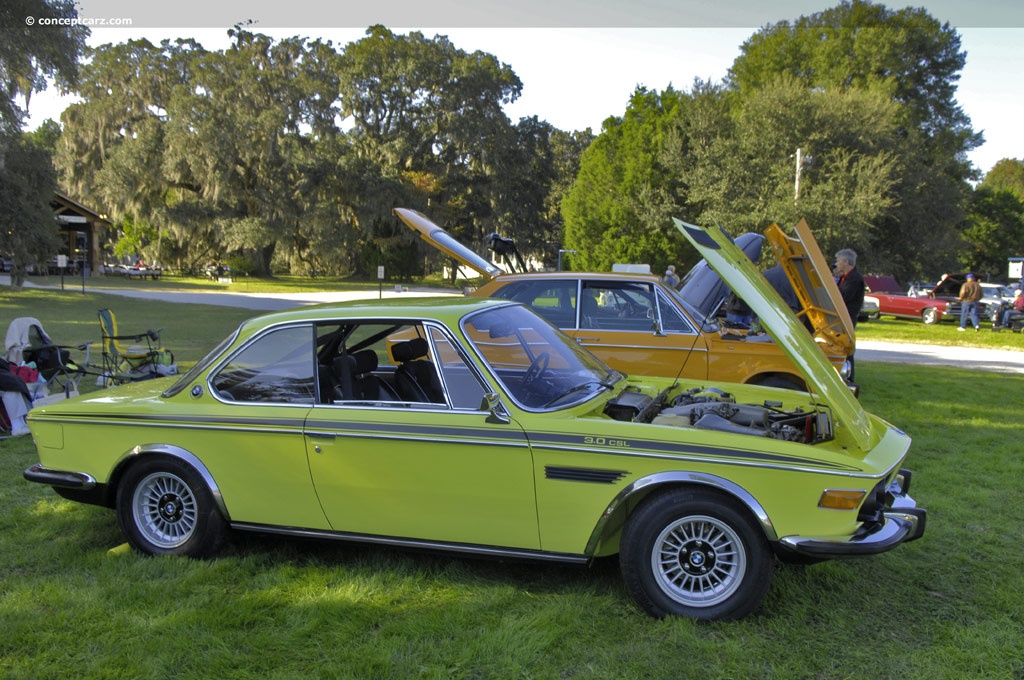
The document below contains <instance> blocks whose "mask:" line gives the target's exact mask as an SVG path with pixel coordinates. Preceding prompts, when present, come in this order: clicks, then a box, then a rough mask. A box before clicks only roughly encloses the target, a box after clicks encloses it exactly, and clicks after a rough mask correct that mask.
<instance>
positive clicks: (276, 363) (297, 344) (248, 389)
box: [210, 326, 316, 404]
mask: <svg viewBox="0 0 1024 680" xmlns="http://www.w3.org/2000/svg"><path fill="white" fill-rule="evenodd" d="M314 365H315V360H314V353H313V330H312V327H310V326H297V327H291V328H281V329H278V330H274V331H271V332H269V333H267V334H266V335H264V336H262V337H260V338H258V339H257V340H256V341H254V342H253V343H251V344H250V345H248V346H247V347H245V348H244V349H243V350H242V351H240V352H238V353H237V354H235V356H234V357H233V358H232V359H231V361H230V362H229V363H228V364H227V365H226V366H224V367H223V368H221V369H220V370H219V371H217V374H216V375H215V376H213V378H212V379H211V381H210V383H211V385H212V386H213V389H214V390H215V392H216V393H217V395H218V396H219V397H220V398H221V399H225V400H227V401H235V402H256V403H274V404H312V403H313V402H314V394H315V388H316V381H315V380H314V376H313V367H314Z"/></svg>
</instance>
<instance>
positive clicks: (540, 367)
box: [523, 352, 551, 387]
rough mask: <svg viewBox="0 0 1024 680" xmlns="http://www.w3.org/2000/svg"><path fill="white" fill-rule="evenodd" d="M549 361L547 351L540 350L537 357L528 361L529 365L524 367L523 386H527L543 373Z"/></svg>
mask: <svg viewBox="0 0 1024 680" xmlns="http://www.w3.org/2000/svg"><path fill="white" fill-rule="evenodd" d="M550 362H551V357H549V356H548V353H547V352H541V353H540V354H538V355H537V357H536V358H535V359H534V360H533V362H532V363H530V367H529V368H528V369H526V373H524V374H523V387H529V386H531V385H532V384H533V383H535V382H536V381H537V380H539V379H540V377H541V376H542V375H544V371H546V370H548V364H549V363H550Z"/></svg>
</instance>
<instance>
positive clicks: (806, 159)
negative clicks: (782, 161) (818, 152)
mask: <svg viewBox="0 0 1024 680" xmlns="http://www.w3.org/2000/svg"><path fill="white" fill-rule="evenodd" d="M792 157H793V158H796V175H795V177H796V179H795V180H794V181H793V202H794V203H796V202H797V201H799V200H800V174H801V173H802V172H803V170H804V167H806V166H808V165H811V164H812V163H814V156H805V155H804V152H803V149H801V148H800V147H797V150H796V153H795V154H794V155H793V156H792Z"/></svg>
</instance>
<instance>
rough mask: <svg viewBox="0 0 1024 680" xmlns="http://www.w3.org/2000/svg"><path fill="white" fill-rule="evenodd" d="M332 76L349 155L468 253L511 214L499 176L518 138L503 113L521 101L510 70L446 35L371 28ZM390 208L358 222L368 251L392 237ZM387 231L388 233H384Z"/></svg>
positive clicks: (518, 85) (348, 49) (512, 160)
mask: <svg viewBox="0 0 1024 680" xmlns="http://www.w3.org/2000/svg"><path fill="white" fill-rule="evenodd" d="M338 75H339V78H340V81H341V83H340V89H341V110H342V115H343V116H345V117H346V118H349V119H350V120H351V122H352V128H351V131H350V136H351V139H352V145H353V147H352V148H353V151H354V153H356V154H357V155H358V156H359V157H360V158H361V159H365V160H367V161H369V162H370V163H372V164H374V165H375V166H376V167H377V168H379V171H380V174H381V176H382V177H383V178H385V179H397V180H398V181H400V182H401V183H402V184H403V185H404V186H405V188H406V191H405V192H404V200H405V201H416V202H415V203H414V205H415V206H416V207H422V208H426V207H427V206H428V205H429V206H430V208H429V212H430V213H431V216H432V217H434V218H435V219H436V220H437V221H438V222H440V223H441V224H443V225H444V226H445V227H446V228H448V229H449V230H450V231H451V232H452V234H453V236H455V237H456V238H457V239H459V240H460V241H462V242H464V243H467V244H481V243H482V241H483V237H484V235H485V234H487V233H490V232H493V231H496V230H497V229H498V228H499V224H498V221H499V220H500V219H502V217H501V216H503V215H507V214H508V213H509V211H514V206H513V205H512V202H513V201H514V200H515V192H514V191H509V187H508V185H507V184H506V183H505V182H504V181H503V180H502V176H503V175H504V174H505V173H507V172H508V171H509V164H510V163H515V162H516V161H515V153H514V151H513V150H512V146H513V145H514V144H515V137H516V132H515V130H514V129H513V126H512V124H511V123H510V121H509V120H508V117H507V116H506V115H505V113H504V111H503V110H502V108H501V107H502V105H503V104H505V103H508V102H511V101H514V100H515V99H516V98H518V96H519V93H520V92H521V90H522V83H521V82H520V81H519V78H518V77H517V76H516V75H515V73H514V72H513V71H512V69H511V68H509V67H508V65H506V64H502V63H500V62H499V61H498V60H497V59H496V58H495V57H494V56H493V55H490V54H487V53H484V52H479V51H478V52H473V53H467V52H465V51H463V50H460V49H458V48H456V47H455V46H454V45H453V44H452V43H451V42H450V41H449V40H448V38H447V37H445V36H435V37H434V38H433V39H432V40H430V39H427V38H425V37H424V36H423V34H422V33H419V32H412V33H410V34H408V35H404V36H401V35H395V34H394V33H392V32H391V31H390V30H388V29H387V28H385V27H383V26H372V27H370V28H369V29H367V31H366V37H365V38H362V39H361V40H358V41H356V42H354V43H351V44H349V45H348V46H347V47H346V48H345V51H344V53H343V54H342V56H341V59H340V62H339V70H338ZM513 174H514V171H513ZM371 205H372V204H368V205H367V209H372V208H370V206H371ZM393 206H394V204H393V203H391V204H389V203H380V204H377V206H376V210H378V211H382V212H380V213H378V214H368V215H366V216H365V217H364V219H362V220H361V221H360V224H361V225H363V227H364V233H363V235H362V238H363V239H364V240H365V241H366V242H374V241H379V240H380V239H386V240H389V242H390V240H391V239H392V238H393V236H395V235H393V234H392V233H391V227H390V224H389V223H392V218H391V217H390V215H389V214H388V212H389V211H390V209H391V208H392V207H393ZM383 224H389V226H385V227H383V232H380V231H379V226H380V225H383ZM406 238H408V239H410V242H412V240H413V237H412V235H411V233H410V234H407V235H406Z"/></svg>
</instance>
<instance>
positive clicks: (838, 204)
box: [667, 75, 901, 252]
mask: <svg viewBox="0 0 1024 680" xmlns="http://www.w3.org/2000/svg"><path fill="white" fill-rule="evenodd" d="M698 92H699V94H698V95H697V100H698V101H700V102H701V103H702V108H703V109H704V110H705V111H711V112H713V113H712V114H711V115H703V116H700V117H696V116H695V117H693V118H692V119H691V120H689V121H686V123H685V126H686V135H687V137H688V138H689V140H690V141H689V152H690V153H689V156H687V155H686V154H683V153H678V154H674V155H673V156H672V159H673V160H672V161H670V162H668V164H667V165H668V167H669V169H670V171H672V172H674V173H675V174H677V175H678V176H679V177H681V179H682V182H683V184H684V185H686V186H687V187H688V195H687V196H686V200H687V201H688V202H689V203H690V204H691V205H693V206H694V207H695V208H697V207H699V208H700V210H701V212H699V213H698V214H696V215H694V216H693V218H695V219H698V220H701V221H703V222H705V223H718V224H720V225H722V226H723V227H724V228H725V229H727V230H728V231H729V232H730V233H732V234H733V235H738V234H740V233H743V232H746V231H757V232H760V231H762V230H763V229H764V228H765V227H766V226H767V225H768V224H771V223H772V222H778V223H780V224H790V223H795V222H797V221H798V220H799V219H801V218H805V219H807V221H808V223H809V224H810V225H811V226H812V228H813V229H814V231H815V238H816V239H817V240H818V242H819V243H820V244H821V246H822V248H823V249H825V250H826V252H828V251H834V250H837V249H839V248H843V247H851V248H854V249H856V250H858V251H860V252H864V251H870V250H871V249H872V246H873V244H874V242H875V240H876V238H877V234H876V231H877V227H876V225H877V223H878V221H879V220H880V219H882V218H884V217H885V216H886V215H888V214H889V213H890V212H891V211H892V210H893V209H894V207H895V202H896V199H895V196H894V191H895V187H896V184H897V181H898V177H899V173H900V167H899V154H898V148H899V145H900V143H901V142H900V127H899V121H898V113H899V112H898V107H897V105H895V104H893V103H892V102H891V101H889V100H888V99H887V98H886V97H884V96H881V95H880V94H878V93H873V92H870V91H864V90H847V91H830V90H819V91H808V90H807V89H806V88H805V87H804V86H803V85H802V84H801V83H799V82H798V81H797V80H795V79H794V78H792V77H789V76H785V75H783V76H780V77H779V78H777V79H775V80H772V81H770V82H768V83H766V84H765V85H764V86H762V87H760V88H758V89H756V90H751V91H747V92H744V93H742V94H740V95H738V96H731V97H727V96H723V93H721V92H716V91H715V90H714V89H706V88H705V89H703V90H698ZM704 100H708V101H706V102H705V101H704ZM798 148H799V149H801V152H802V158H801V160H802V161H803V163H802V167H801V169H800V172H801V182H800V184H799V195H797V184H796V181H795V180H796V177H795V175H796V159H795V158H794V156H795V155H796V150H797V149H798Z"/></svg>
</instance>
